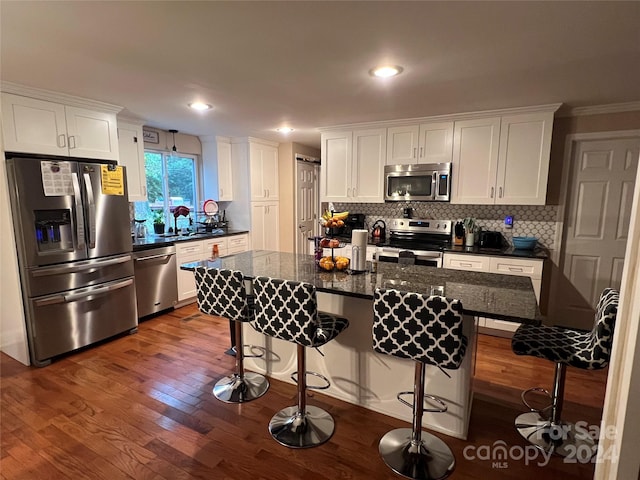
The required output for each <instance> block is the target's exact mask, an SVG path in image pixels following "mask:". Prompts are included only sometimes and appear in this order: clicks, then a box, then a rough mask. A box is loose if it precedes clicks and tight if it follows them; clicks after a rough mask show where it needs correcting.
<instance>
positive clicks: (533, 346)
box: [511, 288, 618, 457]
mask: <svg viewBox="0 0 640 480" xmlns="http://www.w3.org/2000/svg"><path fill="white" fill-rule="evenodd" d="M617 312H618V292H617V291H616V290H613V289H611V288H607V289H605V290H604V291H603V292H602V294H601V295H600V299H599V301H598V306H597V309H596V315H595V322H594V325H593V329H592V330H591V331H590V332H583V331H578V330H572V329H568V328H560V327H546V326H532V325H521V326H520V327H518V329H517V330H516V332H515V333H514V335H513V339H512V341H511V348H512V350H513V352H514V353H515V354H516V355H530V356H534V357H538V358H544V359H546V360H550V361H552V362H554V363H555V364H556V368H555V378H554V381H553V393H550V392H548V391H547V390H545V389H543V388H538V387H536V388H530V389H529V390H526V391H524V392H523V393H522V401H523V403H524V404H525V406H526V407H527V408H529V412H527V413H523V414H521V415H519V416H518V417H517V418H516V421H515V424H516V429H517V430H518V432H519V433H520V435H522V436H523V437H524V438H525V439H526V440H527V441H529V442H530V443H532V444H533V445H535V446H536V447H538V448H539V449H541V450H544V451H545V452H552V453H556V454H558V455H561V456H564V457H566V456H570V455H574V456H575V455H576V454H577V453H581V452H582V451H587V450H585V448H586V449H589V450H588V451H590V452H591V454H592V455H593V454H594V453H595V450H596V444H595V442H594V440H593V439H592V437H591V435H590V434H589V432H587V431H586V430H585V429H581V428H578V427H576V425H574V424H572V423H568V422H564V421H562V420H561V418H560V416H561V413H562V404H563V396H564V382H565V374H566V368H567V365H571V366H572V367H576V368H580V369H586V370H598V369H601V368H605V367H606V366H607V365H608V363H609V357H610V355H611V342H612V339H613V330H614V326H615V320H616V314H617ZM534 391H535V392H543V393H545V394H546V395H548V396H549V397H550V399H551V403H550V404H549V405H548V406H547V407H546V408H543V409H536V408H533V407H532V406H531V405H530V404H529V402H528V401H527V394H529V393H531V392H534ZM581 454H582V453H581Z"/></svg>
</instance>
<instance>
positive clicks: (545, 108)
mask: <svg viewBox="0 0 640 480" xmlns="http://www.w3.org/2000/svg"><path fill="white" fill-rule="evenodd" d="M561 105H562V103H550V104H546V105H534V106H530V107H514V108H501V109H498V110H483V111H479V112H464V113H452V114H447V115H436V116H433V117H416V118H403V119H398V120H380V121H376V122H362V123H350V124H343V125H333V126H329V127H320V128H318V130H319V131H320V132H326V131H330V130H342V129H354V128H372V127H373V128H380V127H399V126H402V125H410V124H416V123H431V122H444V121H455V120H473V119H476V118H486V117H495V116H497V115H514V114H521V113H536V112H555V111H557V110H558V109H559V108H560V106H561Z"/></svg>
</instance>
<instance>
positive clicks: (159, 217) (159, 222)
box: [153, 209, 164, 235]
mask: <svg viewBox="0 0 640 480" xmlns="http://www.w3.org/2000/svg"><path fill="white" fill-rule="evenodd" d="M153 233H155V234H156V235H160V234H162V233H164V210H163V209H160V210H154V212H153Z"/></svg>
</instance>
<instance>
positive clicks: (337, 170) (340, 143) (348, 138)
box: [320, 132, 353, 202]
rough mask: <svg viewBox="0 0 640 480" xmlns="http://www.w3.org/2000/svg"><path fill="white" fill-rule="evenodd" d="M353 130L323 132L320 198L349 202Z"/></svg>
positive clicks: (329, 200) (328, 200)
mask: <svg viewBox="0 0 640 480" xmlns="http://www.w3.org/2000/svg"><path fill="white" fill-rule="evenodd" d="M352 154H353V133H352V132H327V133H323V134H322V146H321V152H320V156H321V162H322V163H321V167H320V172H321V175H320V199H321V200H322V201H327V202H335V201H337V202H347V201H349V194H350V193H351V155H352Z"/></svg>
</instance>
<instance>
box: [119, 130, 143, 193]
mask: <svg viewBox="0 0 640 480" xmlns="http://www.w3.org/2000/svg"><path fill="white" fill-rule="evenodd" d="M118 148H119V153H120V155H119V156H120V158H119V160H118V163H119V164H120V165H124V166H125V167H126V169H127V191H128V192H129V201H130V202H144V201H146V200H147V177H146V173H145V169H144V142H143V141H142V126H140V125H133V124H130V123H123V122H119V123H118Z"/></svg>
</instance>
